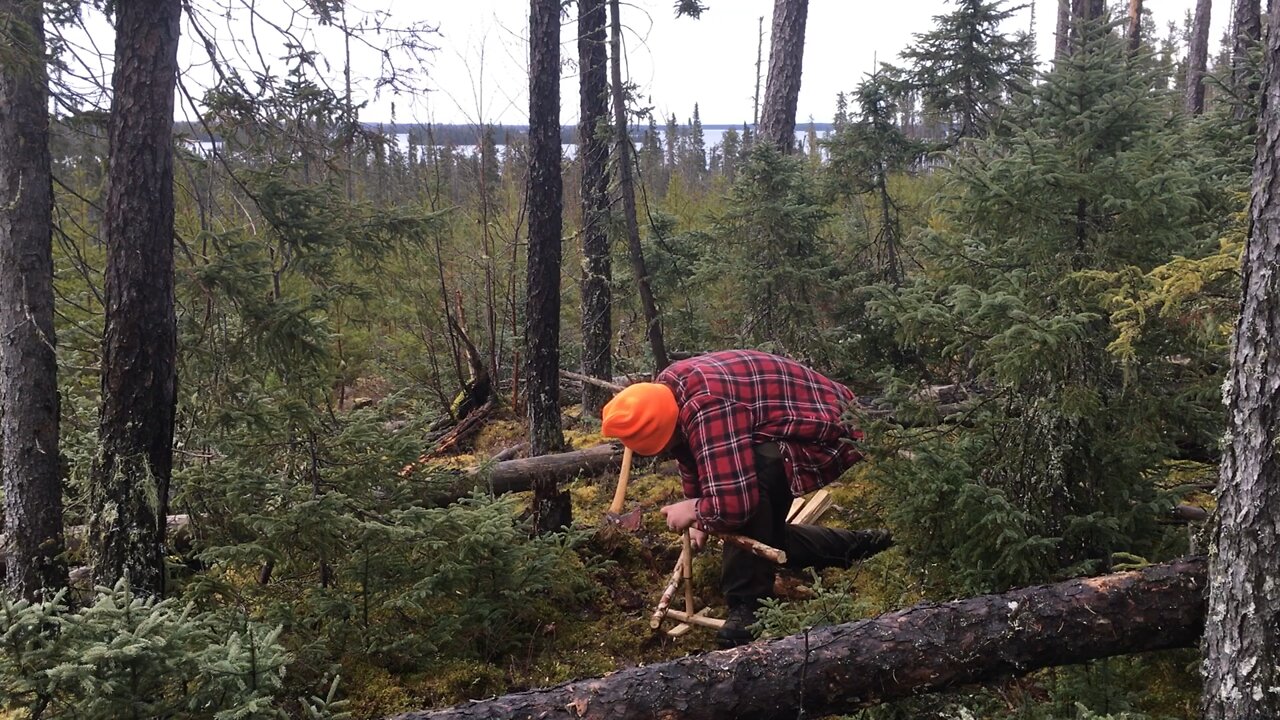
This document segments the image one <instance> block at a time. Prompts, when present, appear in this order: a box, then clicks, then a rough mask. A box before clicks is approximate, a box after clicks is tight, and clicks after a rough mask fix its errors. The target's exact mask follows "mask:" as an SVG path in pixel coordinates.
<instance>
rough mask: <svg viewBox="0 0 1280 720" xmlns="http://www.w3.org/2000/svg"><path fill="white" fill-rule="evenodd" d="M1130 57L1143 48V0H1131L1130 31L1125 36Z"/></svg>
mask: <svg viewBox="0 0 1280 720" xmlns="http://www.w3.org/2000/svg"><path fill="white" fill-rule="evenodd" d="M1125 38H1126V40H1127V41H1128V49H1129V54H1130V55H1137V54H1138V48H1140V47H1142V0H1129V29H1128V32H1127V33H1126V35H1125Z"/></svg>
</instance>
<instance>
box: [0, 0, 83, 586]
mask: <svg viewBox="0 0 1280 720" xmlns="http://www.w3.org/2000/svg"><path fill="white" fill-rule="evenodd" d="M42 8H43V3H42V2H39V0H0V18H4V19H5V21H6V24H7V25H8V27H7V28H5V29H4V31H0V35H2V36H3V37H4V38H5V40H6V41H7V44H8V45H9V49H8V50H7V51H5V52H4V53H0V478H2V483H3V487H4V526H5V530H6V536H5V540H6V542H4V543H3V547H2V548H0V551H2V552H4V553H5V555H6V558H7V563H6V564H7V568H6V571H5V586H6V588H7V589H8V591H9V592H10V593H11V594H12V595H13V596H15V597H22V598H26V599H29V600H36V599H39V598H40V597H41V596H44V595H47V594H51V593H52V592H54V591H56V590H57V589H58V588H62V587H66V585H67V567H66V565H65V564H64V562H63V560H62V558H61V555H62V548H63V537H62V479H61V474H60V472H59V470H58V377H57V374H58V364H57V358H56V357H55V354H54V335H53V330H54V329H53V235H52V233H53V227H52V217H53V216H52V212H53V185H52V176H51V174H50V157H49V110H48V107H49V83H48V73H47V69H46V66H45V59H44V57H45V34H44V20H43V18H42V16H41V10H42Z"/></svg>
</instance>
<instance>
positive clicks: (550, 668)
mask: <svg viewBox="0 0 1280 720" xmlns="http://www.w3.org/2000/svg"><path fill="white" fill-rule="evenodd" d="M523 432H524V430H523V423H522V422H521V421H519V420H517V419H515V418H513V417H502V416H499V417H497V418H494V419H491V420H490V421H489V422H488V423H487V424H486V426H485V428H484V429H483V430H481V432H480V433H479V435H478V436H477V437H476V439H475V441H474V443H473V444H472V447H471V448H470V452H469V453H467V454H461V455H456V456H453V457H449V458H445V459H442V460H443V462H444V463H446V464H447V465H448V466H452V467H459V466H469V465H474V464H478V463H479V462H481V461H482V460H484V459H486V458H489V457H492V456H493V455H495V454H497V453H499V452H501V451H503V450H505V449H507V448H509V447H511V446H514V445H516V444H518V443H520V442H521V441H522V440H523V439H524V437H523ZM565 439H566V441H567V442H568V444H569V445H570V448H569V449H581V448H587V447H591V446H594V445H598V444H600V443H603V442H606V439H605V438H603V437H602V436H600V435H599V433H598V429H596V428H592V427H589V426H587V424H586V422H584V421H580V420H578V419H577V418H576V417H575V416H574V414H573V413H572V412H571V413H570V414H569V415H568V416H567V417H566V431H565ZM858 475H859V473H858V471H857V470H856V469H855V470H851V471H850V472H849V473H847V474H846V476H845V477H844V478H842V480H841V481H840V482H838V483H836V484H834V485H832V486H829V487H828V488H827V490H828V491H829V492H830V493H831V495H832V500H833V504H832V506H831V507H830V509H829V510H827V511H826V512H825V513H824V514H823V516H822V517H821V519H820V520H819V522H820V523H821V524H824V525H829V526H833V527H847V528H852V529H858V528H873V527H882V526H883V521H882V519H881V518H880V515H879V507H878V505H877V502H876V500H875V498H874V493H873V491H872V490H871V489H870V488H869V487H868V486H867V485H866V484H864V483H861V482H859V480H858ZM617 481H618V477H617V475H616V474H611V475H607V476H600V477H582V478H579V479H577V480H575V481H573V482H571V483H569V484H567V485H564V486H562V487H563V489H567V490H568V491H569V492H570V495H571V498H572V503H573V518H574V525H575V528H576V529H577V530H579V531H581V532H583V533H585V534H586V539H585V541H584V543H583V544H582V545H581V546H579V550H578V552H579V554H582V555H584V556H587V557H588V558H589V560H590V562H591V564H592V566H593V567H594V568H597V570H596V571H595V580H596V582H597V583H598V585H599V590H600V592H598V593H596V594H595V598H596V599H595V600H594V601H593V602H592V603H591V604H590V605H589V606H586V607H580V608H574V609H573V611H572V612H566V613H564V614H561V615H560V616H559V617H557V618H553V619H549V620H548V623H547V625H546V627H545V628H544V629H543V631H542V633H541V635H540V637H539V638H538V639H537V640H536V641H535V642H532V643H530V646H529V647H528V649H527V651H526V652H525V653H524V654H523V655H521V656H518V657H508V658H506V659H505V664H504V665H502V666H498V665H482V664H478V663H472V662H463V663H452V664H448V665H447V666H445V667H441V668H435V669H433V671H432V672H430V673H423V674H421V675H420V676H416V677H404V676H392V675H390V674H388V673H386V672H385V671H383V670H381V669H379V668H372V667H367V666H365V667H360V666H356V667H348V668H345V670H346V673H347V682H348V684H347V687H348V688H350V689H351V690H352V692H353V693H354V697H353V698H352V700H353V707H352V710H353V711H354V713H355V715H356V716H357V717H378V716H381V715H385V714H389V713H393V712H398V711H402V710H406V709H411V708H422V707H424V706H432V707H434V706H441V705H448V704H452V703H458V702H463V701H465V700H467V699H470V698H478V697H484V696H488V695H493V694H500V693H506V692H514V691H519V690H523V689H530V688H535V687H546V686H550V685H555V684H558V683H561V682H565V681H568V680H572V679H576V678H582V677H593V676H600V675H605V674H608V673H611V672H614V671H617V670H619V669H622V668H626V667H631V666H636V665H641V664H649V663H655V662H662V661H666V660H672V659H675V658H679V657H682V656H685V655H688V654H693V653H702V652H707V651H711V650H715V649H716V644H715V639H714V634H715V630H713V629H708V628H701V627H695V628H692V629H691V630H690V631H689V632H687V633H686V634H684V635H683V636H681V637H678V638H673V637H669V636H668V635H667V630H669V629H670V628H672V627H674V626H675V625H676V624H677V623H676V622H674V621H672V620H667V621H665V622H664V623H663V624H662V626H661V628H660V629H659V630H652V629H651V628H650V626H649V620H650V616H651V615H652V613H653V610H654V608H655V607H656V605H657V603H658V600H659V597H660V596H661V594H662V590H663V587H664V586H665V584H666V582H667V580H668V578H669V577H670V575H671V571H672V569H673V568H674V567H675V564H676V562H677V560H678V558H679V554H680V539H679V536H678V535H676V534H675V533H672V532H671V531H669V530H668V529H667V527H666V524H665V520H664V518H663V516H662V513H661V512H660V511H659V509H660V508H661V507H662V506H664V505H667V504H669V503H672V502H676V501H678V500H680V499H681V498H682V497H683V494H682V492H681V488H680V479H679V476H678V474H677V471H676V467H675V463H674V462H673V461H667V462H664V463H660V464H653V463H647V462H643V461H641V462H637V463H636V464H635V466H634V467H633V470H632V473H631V479H630V482H629V485H628V488H627V495H626V503H625V505H624V508H623V512H624V513H625V512H629V511H632V510H635V509H636V508H640V509H642V510H643V519H642V523H641V525H640V527H639V528H638V529H637V530H635V531H630V530H626V529H623V528H622V527H620V526H618V525H616V524H613V523H610V522H608V521H607V520H606V519H605V515H606V513H607V510H608V506H609V504H610V502H611V500H612V498H613V491H614V488H615V486H616V483H617ZM901 566H902V559H901V557H900V556H899V554H898V552H897V550H895V549H890V550H888V551H886V552H884V553H881V554H880V555H878V556H876V557H875V558H872V559H869V560H867V561H864V562H862V563H859V564H858V565H857V566H855V567H854V568H851V569H848V570H840V569H829V570H824V571H823V572H822V575H821V577H822V578H823V583H824V584H825V585H826V586H828V587H830V586H832V585H835V584H841V585H843V586H848V587H851V588H853V589H854V590H855V594H856V595H858V596H859V598H860V600H861V602H860V606H862V607H865V608H866V609H867V611H868V612H867V615H873V614H877V613H879V612H885V611H888V610H890V609H893V608H896V607H902V606H903V605H909V604H911V603H912V602H915V601H916V600H918V599H920V596H919V594H918V591H916V590H914V589H909V588H903V587H901V586H900V584H899V583H895V582H886V580H889V578H891V577H899V578H900V577H903V573H901V572H900V570H901V569H902V567H901ZM719 576H720V552H719V545H718V543H717V544H713V545H712V546H710V547H709V548H707V549H705V550H704V551H702V552H701V553H698V554H696V555H695V556H694V563H693V588H694V598H695V605H696V607H698V608H699V609H702V608H709V611H708V613H707V614H708V615H710V616H712V617H721V618H722V617H724V615H725V607H724V599H723V597H722V595H721V594H720V592H719V589H718V588H719ZM812 584H813V576H812V575H810V574H808V573H800V572H795V571H786V570H784V571H780V572H779V573H778V581H777V583H776V585H775V590H774V591H775V595H776V596H777V597H778V599H779V600H782V601H797V600H804V599H808V598H811V597H812V596H813V592H812V589H811V586H812ZM890 588H892V590H889V589H890ZM683 605H684V599H683V594H682V593H680V594H677V597H676V599H675V600H674V601H673V602H672V607H674V608H676V609H683ZM424 703H426V704H425V705H424Z"/></svg>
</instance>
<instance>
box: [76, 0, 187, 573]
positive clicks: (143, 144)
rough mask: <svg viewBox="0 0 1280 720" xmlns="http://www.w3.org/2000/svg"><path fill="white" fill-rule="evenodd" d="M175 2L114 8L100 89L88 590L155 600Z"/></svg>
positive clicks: (144, 0)
mask: <svg viewBox="0 0 1280 720" xmlns="http://www.w3.org/2000/svg"><path fill="white" fill-rule="evenodd" d="M180 14H181V3H179V2H178V0H119V2H118V3H117V4H116V45H115V71H114V73H113V74H112V78H111V87H112V93H113V96H112V103H111V122H110V155H109V169H108V171H107V211H106V222H105V236H106V245H107V267H106V296H105V304H106V332H105V336H104V338H103V343H102V409H101V414H100V419H99V427H98V437H99V445H100V447H99V450H98V457H97V458H96V460H95V461H94V464H93V475H92V480H91V487H90V507H91V508H92V510H93V516H92V521H91V523H90V535H91V540H90V547H91V561H92V562H91V564H92V566H93V579H94V582H95V583H96V584H99V585H108V586H109V585H112V584H113V583H115V581H116V580H118V579H120V578H121V577H127V578H128V579H129V582H130V583H131V585H132V586H133V588H134V589H135V590H136V591H137V592H140V593H144V594H151V595H159V594H161V593H163V591H164V552H163V545H164V531H165V526H164V518H165V514H166V512H167V508H168V495H169V476H170V472H171V470H172V467H173V417H174V406H175V403H176V398H177V392H176V391H177V364H176V359H177V325H176V320H175V317H174V304H173V302H174V300H173V94H174V83H175V82H176V80H177V66H178V63H177V51H178V21H179V16H180Z"/></svg>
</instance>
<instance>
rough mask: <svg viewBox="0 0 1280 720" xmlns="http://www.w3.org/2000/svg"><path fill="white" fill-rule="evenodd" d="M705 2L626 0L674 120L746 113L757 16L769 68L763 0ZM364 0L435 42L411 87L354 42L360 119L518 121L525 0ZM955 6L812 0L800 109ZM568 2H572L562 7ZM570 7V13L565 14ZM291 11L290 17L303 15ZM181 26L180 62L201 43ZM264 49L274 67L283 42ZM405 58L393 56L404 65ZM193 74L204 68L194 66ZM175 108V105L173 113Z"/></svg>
mask: <svg viewBox="0 0 1280 720" xmlns="http://www.w3.org/2000/svg"><path fill="white" fill-rule="evenodd" d="M704 2H705V3H706V4H707V5H709V6H710V9H709V10H708V11H707V12H706V13H704V14H703V16H702V18H701V19H700V20H693V19H690V18H680V19H678V20H677V19H675V18H674V17H673V12H672V6H673V5H674V2H673V0H629V2H624V3H623V19H624V23H625V25H626V32H625V43H626V48H625V57H626V59H627V68H626V69H625V70H624V74H629V76H630V78H631V79H632V81H634V82H636V83H637V84H638V85H639V87H640V91H641V93H642V95H643V96H645V97H647V98H648V102H649V104H651V105H652V106H653V107H654V108H655V110H656V112H657V113H658V114H659V115H660V116H663V117H665V116H668V115H670V114H672V113H674V114H675V115H676V116H677V117H678V118H679V119H680V120H681V121H682V122H683V121H684V120H685V119H686V118H688V117H690V116H691V114H692V112H693V105H694V103H698V104H699V106H700V111H701V117H702V121H703V122H704V123H706V124H717V123H741V122H743V121H744V120H746V121H749V120H750V119H751V112H752V94H753V92H754V84H755V62H756V45H757V39H758V28H759V18H761V17H764V29H765V40H764V56H765V65H766V69H765V72H766V73H767V64H768V53H769V39H768V32H769V25H770V22H771V20H772V9H773V2H772V0H704ZM1145 4H1146V6H1147V7H1148V8H1149V9H1150V10H1151V12H1152V13H1153V15H1154V17H1155V19H1156V23H1157V25H1158V26H1159V27H1160V28H1161V35H1162V36H1163V35H1164V34H1165V32H1166V31H1165V29H1164V28H1166V26H1167V24H1168V23H1169V22H1171V21H1176V22H1179V23H1181V21H1182V19H1183V18H1184V17H1185V15H1186V13H1187V12H1188V10H1190V9H1191V7H1192V6H1193V4H1194V0H1147V1H1146V3H1145ZM352 5H353V6H354V7H358V8H360V9H363V10H367V11H384V12H386V13H387V14H388V15H389V17H390V20H391V22H393V23H395V24H399V25H405V24H408V23H410V22H421V21H426V22H430V23H433V24H436V25H437V26H438V28H439V35H438V36H436V37H434V38H433V42H434V44H435V45H436V46H437V47H438V49H437V50H435V51H434V52H432V53H430V54H428V55H426V56H425V58H426V62H425V66H424V67H423V68H422V70H423V72H424V73H425V75H424V76H423V77H422V78H420V79H419V80H418V85H419V86H420V87H424V88H426V89H427V90H428V92H426V93H425V94H421V95H416V96H412V97H410V96H403V95H402V96H399V97H395V96H393V95H392V93H390V92H386V91H383V92H382V93H381V95H380V96H378V97H372V96H373V95H374V88H373V86H374V82H373V81H372V78H374V77H376V76H377V74H378V72H379V66H380V63H379V60H378V57H377V55H376V54H374V53H371V52H363V51H362V50H361V48H360V47H358V46H357V47H355V48H354V49H353V58H354V61H353V65H354V66H355V68H356V72H355V75H356V78H355V83H354V85H355V90H356V92H357V94H360V95H362V96H363V97H365V98H367V99H368V101H369V105H368V107H367V108H366V109H365V110H364V111H363V113H362V118H363V119H364V120H366V121H374V122H377V121H388V120H390V119H391V116H392V107H393V106H392V103H394V109H395V118H396V119H397V120H399V121H401V122H437V123H470V122H476V121H484V122H492V123H510V124H524V123H525V122H526V121H527V106H528V100H527V88H528V82H529V81H528V74H527V71H526V68H527V53H528V44H527V41H526V38H527V26H528V15H529V3H528V0H352ZM1056 5H1057V3H1056V0H1036V9H1035V10H1036V12H1035V31H1036V35H1037V46H1038V50H1039V55H1040V58H1041V59H1042V61H1043V60H1044V59H1045V58H1047V57H1049V56H1051V54H1052V47H1053V31H1054V22H1055V16H1054V12H1055V8H1056ZM259 7H261V5H260V6H259ZM953 7H954V6H953V5H952V4H951V3H949V2H946V1H945V0H811V2H810V4H809V20H808V27H807V32H806V38H805V50H804V74H803V79H802V84H801V91H800V103H799V110H798V112H797V121H798V122H799V123H805V122H808V120H809V119H810V118H812V119H814V120H815V121H818V122H828V121H830V119H831V117H832V115H833V114H834V112H835V98H836V94H837V93H839V92H841V91H845V92H848V91H851V90H852V89H853V88H854V87H855V86H856V85H857V83H858V82H859V80H860V79H861V78H862V77H863V75H864V74H865V73H867V72H869V71H870V70H872V68H874V67H875V64H876V62H877V61H879V62H884V61H890V62H893V61H896V60H897V55H898V53H899V52H900V51H901V50H902V48H903V47H904V46H905V45H907V44H908V43H909V42H910V41H911V38H912V35H913V34H914V33H920V32H924V31H927V30H929V29H930V28H931V27H932V20H931V18H932V17H933V16H934V15H937V14H940V13H944V12H949V11H950V10H951V9H952V8H953ZM1229 12H1230V3H1227V2H1223V0H1219V1H1218V2H1217V3H1215V7H1214V17H1213V29H1212V35H1211V37H1212V42H1213V43H1214V47H1216V43H1217V41H1218V38H1220V37H1221V36H1222V33H1223V30H1224V28H1225V25H1226V19H1227V15H1228V13H1229ZM571 14H576V9H571ZM574 16H576V15H574ZM297 17H298V16H294V22H303V21H300V20H298V19H297ZM1031 17H1032V15H1031V11H1030V8H1028V9H1025V10H1023V11H1021V12H1020V13H1019V14H1018V15H1017V16H1016V18H1014V19H1012V20H1011V21H1010V26H1009V28H1008V29H1009V30H1010V31H1014V30H1019V29H1022V30H1026V29H1028V28H1030V26H1031ZM562 30H563V32H562V45H561V55H562V60H563V61H564V64H563V73H562V83H561V86H562V91H561V93H562V105H563V111H562V114H561V121H562V122H563V123H564V124H566V125H567V124H573V123H576V122H577V119H578V96H577V82H578V80H577V68H576V61H577V44H576V40H575V38H576V34H577V26H576V23H574V22H573V18H572V17H571V18H569V19H566V21H565V23H564V25H563V28H562ZM305 32H306V33H308V34H310V36H311V39H312V40H313V42H314V44H315V46H317V47H319V48H320V49H321V50H322V52H324V53H325V54H326V56H327V59H328V61H329V63H330V64H331V65H333V66H336V67H338V68H340V67H341V64H342V52H341V50H342V43H341V40H340V38H339V37H337V36H336V35H335V34H334V32H333V31H331V30H326V29H323V28H318V27H314V26H308V27H307V29H306V30H305ZM218 34H219V35H220V37H219V38H218V42H219V44H223V43H225V42H228V41H235V42H243V41H244V37H243V36H244V35H245V33H244V32H243V26H239V27H236V26H231V27H225V26H224V27H223V28H221V29H220V30H219V32H218ZM190 40H191V39H190V38H189V37H186V38H184V51H183V54H184V55H185V56H186V61H187V62H188V63H194V62H195V58H198V57H199V56H200V54H201V50H200V48H198V47H197V46H196V45H194V44H193V43H191V42H190ZM259 43H260V44H262V45H264V46H265V47H264V48H263V53H262V56H263V57H265V58H266V59H267V62H269V63H274V64H275V65H276V67H274V68H273V69H274V70H275V71H277V72H278V71H279V70H280V69H282V68H283V63H282V62H280V61H278V60H277V59H273V55H274V58H279V57H280V56H281V55H282V54H283V50H281V49H278V48H276V50H277V51H276V52H274V53H273V52H271V50H272V48H271V47H270V42H269V41H265V42H264V37H263V36H261V35H260V36H259ZM404 62H405V61H403V60H402V63H401V64H402V65H403V64H404ZM192 73H193V78H194V77H196V76H198V75H200V74H201V73H199V72H198V69H197V70H193V71H192ZM180 114H181V113H180Z"/></svg>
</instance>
